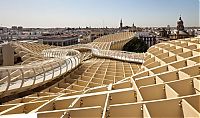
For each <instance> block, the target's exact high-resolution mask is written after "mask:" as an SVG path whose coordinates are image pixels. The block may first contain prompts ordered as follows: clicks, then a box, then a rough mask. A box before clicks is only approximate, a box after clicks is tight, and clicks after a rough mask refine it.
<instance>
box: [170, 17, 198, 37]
mask: <svg viewBox="0 0 200 118" xmlns="http://www.w3.org/2000/svg"><path fill="white" fill-rule="evenodd" d="M189 37H194V35H193V34H189V33H188V32H187V31H186V30H185V28H184V22H183V20H182V18H181V16H180V17H179V20H178V21H177V30H176V31H175V32H174V33H172V34H170V36H169V38H170V39H172V40H175V39H182V38H189Z"/></svg>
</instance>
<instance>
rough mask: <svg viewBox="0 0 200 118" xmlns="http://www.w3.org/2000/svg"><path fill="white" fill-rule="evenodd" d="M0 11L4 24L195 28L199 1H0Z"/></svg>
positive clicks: (7, 25) (1, 23) (2, 24)
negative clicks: (181, 24)
mask: <svg viewBox="0 0 200 118" xmlns="http://www.w3.org/2000/svg"><path fill="white" fill-rule="evenodd" d="M0 14H1V19H0V25H1V26H6V27H11V26H13V25H16V26H23V27H45V28H48V27H86V26H91V27H106V26H107V27H114V28H117V27H119V22H120V19H123V25H124V26H127V25H128V26H132V24H133V23H135V25H136V26H139V27H146V26H147V27H148V26H151V27H157V26H162V27H163V26H167V25H170V26H172V27H174V26H176V21H177V20H178V18H179V16H180V15H181V16H182V18H183V21H184V24H185V26H186V27H194V26H196V27H198V26H199V0H167V1H166V0H159V1H155V0H134V1H133V0H126V1H122V0H109V1H108V0H101V1H100V0H76V1H72V0H66V1H62V0H56V1H53V0H43V1H39V0H19V1H14V0H6V1H3V0H1V5H0Z"/></svg>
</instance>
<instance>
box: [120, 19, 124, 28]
mask: <svg viewBox="0 0 200 118" xmlns="http://www.w3.org/2000/svg"><path fill="white" fill-rule="evenodd" d="M122 28H123V22H122V19H121V21H120V30H122Z"/></svg>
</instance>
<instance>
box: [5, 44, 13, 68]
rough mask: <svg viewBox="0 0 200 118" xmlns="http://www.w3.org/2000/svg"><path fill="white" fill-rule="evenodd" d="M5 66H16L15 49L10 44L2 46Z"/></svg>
mask: <svg viewBox="0 0 200 118" xmlns="http://www.w3.org/2000/svg"><path fill="white" fill-rule="evenodd" d="M2 55H3V66H13V65H14V49H13V47H11V46H10V45H9V44H5V45H3V46H2Z"/></svg>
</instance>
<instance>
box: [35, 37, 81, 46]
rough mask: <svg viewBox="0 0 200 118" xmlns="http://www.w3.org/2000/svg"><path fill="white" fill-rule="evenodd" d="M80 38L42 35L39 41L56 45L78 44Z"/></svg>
mask: <svg viewBox="0 0 200 118" xmlns="http://www.w3.org/2000/svg"><path fill="white" fill-rule="evenodd" d="M78 39H79V38H78V36H73V37H69V36H42V37H40V39H39V42H40V43H43V44H48V45H55V46H68V45H75V44H78Z"/></svg>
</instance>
